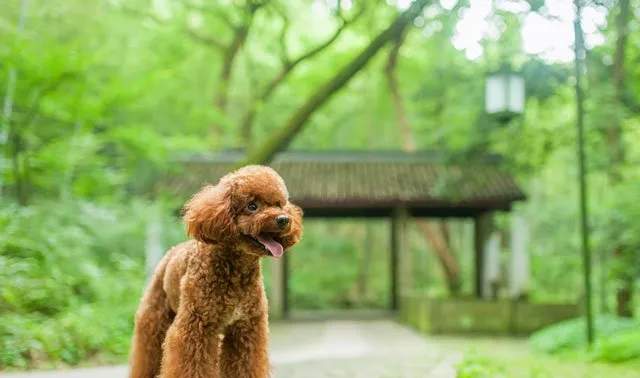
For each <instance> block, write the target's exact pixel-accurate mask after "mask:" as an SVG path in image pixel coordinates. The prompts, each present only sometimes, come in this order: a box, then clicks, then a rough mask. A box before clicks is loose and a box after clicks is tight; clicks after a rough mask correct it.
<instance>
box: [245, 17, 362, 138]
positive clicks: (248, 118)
mask: <svg viewBox="0 0 640 378" xmlns="http://www.w3.org/2000/svg"><path fill="white" fill-rule="evenodd" d="M364 11H365V7H364V6H362V7H361V8H360V10H359V11H358V13H356V15H354V16H353V17H352V18H351V19H349V20H347V19H345V18H344V17H343V16H342V14H339V15H338V17H339V18H340V19H341V20H342V25H340V26H339V27H338V29H336V31H335V32H334V33H333V35H331V37H329V38H328V39H327V40H326V41H324V42H323V43H321V44H320V45H318V46H316V47H314V48H312V49H310V50H309V51H307V52H305V53H303V54H301V55H300V56H298V57H297V58H295V59H293V60H291V59H290V58H289V56H288V54H287V45H286V34H287V31H288V30H289V19H288V17H287V16H286V14H285V13H284V12H279V13H281V15H282V19H283V22H284V24H283V26H282V30H281V33H280V38H279V39H280V46H281V57H280V60H281V61H282V68H281V69H280V72H278V74H277V75H276V76H275V77H274V78H273V79H271V81H270V82H269V83H268V84H267V86H266V87H265V88H264V90H263V91H262V93H261V94H260V95H259V96H258V97H257V98H256V99H255V101H254V103H253V104H252V105H251V106H250V108H249V109H248V110H247V112H246V114H245V115H244V116H243V118H242V121H241V123H240V140H241V142H242V144H244V145H245V146H246V147H249V146H250V144H251V127H252V125H253V121H254V120H255V117H256V115H257V112H258V106H257V105H258V104H260V103H264V102H265V101H267V100H268V99H269V98H270V97H271V95H272V94H273V92H274V91H275V89H276V88H277V87H278V86H280V84H282V83H283V82H284V81H285V79H286V78H287V76H289V74H290V73H291V72H292V71H293V70H294V69H295V68H296V66H298V65H299V64H300V63H302V62H304V61H305V60H308V59H311V58H313V57H314V56H315V55H317V54H319V53H320V52H322V51H323V50H325V49H326V48H327V47H329V46H331V44H333V43H334V42H335V41H336V40H337V39H338V37H340V35H341V34H342V32H343V31H344V30H345V29H346V28H347V27H348V26H349V25H350V24H352V23H354V22H355V21H356V20H357V19H358V18H359V17H360V16H361V15H362V14H364Z"/></svg>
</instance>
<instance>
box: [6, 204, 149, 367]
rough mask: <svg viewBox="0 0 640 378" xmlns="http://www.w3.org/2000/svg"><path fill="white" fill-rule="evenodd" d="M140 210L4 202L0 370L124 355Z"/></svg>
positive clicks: (138, 271)
mask: <svg viewBox="0 0 640 378" xmlns="http://www.w3.org/2000/svg"><path fill="white" fill-rule="evenodd" d="M145 209H146V208H145V206H144V205H143V204H140V203H135V202H132V203H130V204H128V205H126V206H123V205H120V206H98V205H95V204H91V203H86V202H80V203H66V202H63V203H50V202H44V203H38V204H37V205H34V206H31V207H18V206H15V205H13V204H11V203H7V202H4V203H3V209H2V211H1V212H0V225H1V226H0V283H1V284H0V368H3V367H4V368H6V367H27V366H30V365H31V364H33V363H36V362H38V361H52V362H56V361H62V362H65V363H68V364H77V363H80V362H82V361H84V360H86V359H87V358H89V357H92V356H94V355H96V354H98V353H100V354H113V355H115V356H124V355H126V354H127V353H128V345H129V339H130V337H131V330H132V326H133V313H134V311H135V307H136V305H137V303H138V301H139V296H140V293H141V290H142V288H143V285H144V281H143V280H144V268H143V254H144V252H143V251H144V224H145V223H144V222H145V216H146V215H145Z"/></svg>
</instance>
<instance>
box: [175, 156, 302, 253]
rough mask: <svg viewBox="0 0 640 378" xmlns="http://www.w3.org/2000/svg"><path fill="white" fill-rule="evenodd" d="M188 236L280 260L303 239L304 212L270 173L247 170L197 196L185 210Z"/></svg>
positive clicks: (264, 169)
mask: <svg viewBox="0 0 640 378" xmlns="http://www.w3.org/2000/svg"><path fill="white" fill-rule="evenodd" d="M184 220H185V222H186V224H187V234H188V235H189V236H192V237H194V238H195V239H196V240H199V241H201V242H204V243H210V244H211V243H217V244H228V245H235V246H238V247H239V248H238V249H240V250H241V251H243V252H246V253H250V254H254V255H258V256H274V257H281V256H282V254H283V253H284V251H286V250H287V249H289V248H290V247H292V246H293V245H295V244H296V243H298V241H300V238H301V237H302V209H300V208H299V207H298V206H296V205H294V204H292V203H290V202H289V193H288V192H287V188H286V186H285V184H284V181H283V180H282V178H281V177H280V176H279V175H278V174H277V173H276V171H274V170H273V169H271V168H269V167H265V166H259V165H249V166H246V167H243V168H240V169H239V170H237V171H235V172H232V173H229V174H227V175H226V176H224V177H222V178H221V179H220V182H219V183H218V184H217V185H215V186H213V185H208V186H205V187H204V188H202V189H201V190H200V191H199V192H198V193H196V194H195V195H194V196H193V197H192V198H191V199H190V200H189V201H188V202H187V203H186V204H185V208H184Z"/></svg>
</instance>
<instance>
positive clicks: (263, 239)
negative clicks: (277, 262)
mask: <svg viewBox="0 0 640 378" xmlns="http://www.w3.org/2000/svg"><path fill="white" fill-rule="evenodd" d="M258 241H259V242H260V243H262V245H264V247H265V248H266V249H268V250H269V252H271V254H272V255H273V256H274V257H281V256H282V253H283V252H284V249H283V248H282V245H281V244H280V243H278V242H277V241H275V240H273V238H272V237H271V236H268V235H264V234H260V235H258Z"/></svg>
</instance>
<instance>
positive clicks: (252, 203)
mask: <svg viewBox="0 0 640 378" xmlns="http://www.w3.org/2000/svg"><path fill="white" fill-rule="evenodd" d="M247 210H249V211H250V212H252V213H253V212H254V211H256V210H258V205H256V204H255V203H254V202H251V203H250V204H249V205H248V206H247Z"/></svg>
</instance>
